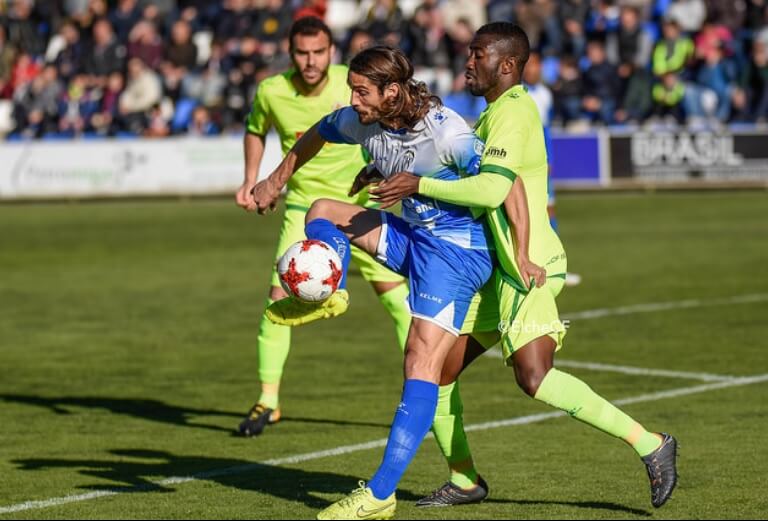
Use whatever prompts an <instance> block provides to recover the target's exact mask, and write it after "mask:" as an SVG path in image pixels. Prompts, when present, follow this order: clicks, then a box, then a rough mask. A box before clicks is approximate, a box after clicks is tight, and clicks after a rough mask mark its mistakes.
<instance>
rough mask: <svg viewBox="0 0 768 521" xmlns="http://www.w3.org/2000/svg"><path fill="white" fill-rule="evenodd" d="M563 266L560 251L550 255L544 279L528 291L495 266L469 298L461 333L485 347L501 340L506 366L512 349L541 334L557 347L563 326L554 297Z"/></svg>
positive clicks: (509, 362)
mask: <svg viewBox="0 0 768 521" xmlns="http://www.w3.org/2000/svg"><path fill="white" fill-rule="evenodd" d="M566 266H567V259H566V257H565V254H564V253H563V254H562V255H559V256H555V257H552V259H550V261H549V262H548V263H547V264H546V265H545V268H546V270H547V282H546V283H545V284H544V286H542V287H540V288H534V289H532V290H530V291H529V292H528V293H525V292H523V291H521V289H520V287H519V285H518V284H517V283H515V282H514V281H512V280H511V279H509V278H507V277H506V276H505V275H504V274H503V272H502V271H501V270H498V269H497V270H496V271H495V272H494V275H493V277H491V280H490V281H488V283H487V284H486V285H485V286H483V288H482V289H481V290H480V291H479V292H478V293H477V294H476V295H475V298H474V299H472V303H471V304H470V307H469V312H468V313H467V318H466V320H465V321H464V326H463V327H462V330H461V332H462V334H469V335H472V336H473V337H474V338H475V339H476V340H477V341H478V342H480V344H481V345H482V346H483V347H485V348H486V349H488V348H490V347H492V346H493V345H494V344H496V343H497V342H499V341H500V340H501V346H502V351H503V354H504V361H505V363H506V364H507V365H511V363H512V361H511V356H512V355H513V354H514V352H515V351H516V350H518V349H520V348H521V347H523V346H524V345H526V344H528V343H530V342H531V341H533V340H535V339H537V338H539V337H541V336H544V335H548V336H550V337H552V339H553V340H554V341H555V342H556V343H557V350H560V348H561V347H562V346H563V337H564V336H565V326H564V324H563V323H562V322H561V321H560V315H559V312H558V310H557V304H556V303H555V298H556V297H557V296H558V295H559V294H560V291H562V289H563V285H564V284H565V269H566Z"/></svg>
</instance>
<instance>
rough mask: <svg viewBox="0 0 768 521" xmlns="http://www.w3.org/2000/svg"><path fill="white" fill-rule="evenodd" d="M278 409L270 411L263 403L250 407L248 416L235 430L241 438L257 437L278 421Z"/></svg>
mask: <svg viewBox="0 0 768 521" xmlns="http://www.w3.org/2000/svg"><path fill="white" fill-rule="evenodd" d="M280 416H281V415H280V409H270V408H269V407H267V406H266V405H264V404H263V403H257V404H256V405H254V406H253V407H251V410H250V412H249V413H248V416H247V417H246V418H245V419H244V420H243V421H242V422H241V423H240V426H239V427H238V428H237V430H238V432H240V434H242V435H243V436H258V435H259V434H261V432H262V431H263V430H264V429H265V428H266V427H267V425H272V424H273V423H277V422H279V421H280Z"/></svg>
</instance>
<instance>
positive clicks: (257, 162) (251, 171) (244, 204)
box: [235, 132, 264, 212]
mask: <svg viewBox="0 0 768 521" xmlns="http://www.w3.org/2000/svg"><path fill="white" fill-rule="evenodd" d="M243 151H244V153H245V179H244V180H243V184H242V185H241V186H240V188H239V189H238V190H237V193H236V194H235V202H236V203H237V206H239V207H241V208H243V209H244V210H246V211H248V212H253V211H255V210H256V201H255V200H254V198H253V194H252V193H251V191H252V190H253V187H254V186H256V182H257V179H258V177H259V167H260V166H261V159H262V157H263V156H264V136H261V135H259V134H253V133H251V132H246V133H245V137H244V138H243Z"/></svg>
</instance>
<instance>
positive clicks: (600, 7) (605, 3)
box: [586, 0, 629, 40]
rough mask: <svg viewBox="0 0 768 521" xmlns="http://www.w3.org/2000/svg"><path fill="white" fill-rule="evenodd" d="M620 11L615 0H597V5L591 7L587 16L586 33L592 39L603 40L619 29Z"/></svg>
mask: <svg viewBox="0 0 768 521" xmlns="http://www.w3.org/2000/svg"><path fill="white" fill-rule="evenodd" d="M627 7H629V6H627ZM620 12H621V10H620V8H619V6H618V5H616V1H615V0H598V1H597V7H596V8H593V9H592V10H591V11H590V13H589V15H588V16H587V25H586V29H587V33H588V34H589V35H590V37H591V38H593V39H595V38H601V39H603V40H604V39H605V38H606V36H607V35H608V34H610V33H614V32H616V31H617V30H618V29H619V24H620Z"/></svg>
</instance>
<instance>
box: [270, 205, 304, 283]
mask: <svg viewBox="0 0 768 521" xmlns="http://www.w3.org/2000/svg"><path fill="white" fill-rule="evenodd" d="M305 215H306V211H305V210H304V209H303V208H302V209H299V208H295V207H288V208H286V210H285V215H284V216H283V224H282V226H281V227H280V236H279V237H278V239H277V251H276V253H275V262H273V263H272V287H276V288H280V287H281V286H280V277H278V275H277V261H278V260H279V259H280V257H282V256H283V254H284V253H285V250H287V249H288V248H289V247H290V246H291V245H292V244H294V243H296V242H299V241H303V240H304V239H306V238H307V237H306V235H304V216H305Z"/></svg>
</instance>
